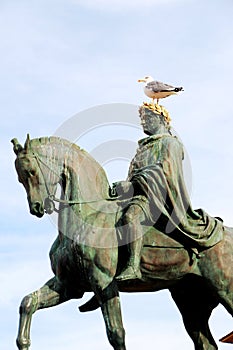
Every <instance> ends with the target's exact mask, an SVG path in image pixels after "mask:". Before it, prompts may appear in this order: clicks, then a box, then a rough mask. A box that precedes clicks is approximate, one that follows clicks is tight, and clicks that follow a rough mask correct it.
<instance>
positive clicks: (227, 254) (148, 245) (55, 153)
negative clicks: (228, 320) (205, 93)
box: [12, 105, 233, 350]
mask: <svg viewBox="0 0 233 350" xmlns="http://www.w3.org/2000/svg"><path fill="white" fill-rule="evenodd" d="M140 115H141V119H142V126H143V128H144V130H145V131H146V132H147V134H148V137H147V138H146V139H144V140H143V141H140V142H139V149H138V151H137V154H136V156H135V158H134V159H133V161H132V163H131V166H130V170H129V176H128V179H127V181H126V182H120V183H117V184H116V185H115V190H116V191H117V196H113V195H112V190H111V188H110V186H109V183H108V180H107V176H106V174H105V172H104V170H103V169H102V167H101V166H100V165H99V164H98V163H97V162H96V161H95V160H94V159H93V158H92V157H91V156H90V155H89V154H88V153H87V152H85V151H84V150H82V149H80V148H79V147H78V146H76V145H74V144H72V143H70V142H69V141H67V140H64V139H60V138H58V137H42V138H38V139H32V140H30V138H29V136H28V137H27V140H26V142H25V145H24V146H21V145H20V143H19V142H18V141H17V139H13V140H12V142H13V144H14V152H15V153H16V155H17V157H16V161H15V166H16V170H17V173H18V179H19V181H20V182H21V183H22V184H23V186H24V187H25V190H26V192H27V199H28V203H29V208H30V212H31V214H33V215H36V216H37V217H42V216H43V215H44V213H45V212H46V213H48V214H51V213H52V212H53V211H54V210H56V211H58V236H57V238H56V240H55V242H54V243H53V245H52V247H51V250H50V259H51V266H52V270H53V273H54V276H53V277H52V278H51V279H50V280H49V281H48V282H46V283H45V285H44V286H42V287H41V288H40V289H38V290H37V291H35V292H32V293H31V294H29V295H27V296H26V297H24V299H23V300H22V303H21V306H20V323H19V333H18V337H17V346H18V348H19V350H28V349H29V346H30V325H31V319H32V315H33V313H34V312H35V311H37V310H39V309H43V308H47V307H52V306H55V305H58V304H60V303H63V302H65V301H68V300H70V299H79V298H82V296H83V295H84V293H85V292H93V293H94V297H93V298H92V299H91V300H90V301H88V302H87V303H86V304H85V305H83V306H81V307H80V311H82V312H84V311H91V310H94V309H96V308H98V307H100V308H101V311H102V314H103V318H104V321H105V324H106V331H107V336H108V339H109V342H110V344H111V345H112V347H113V348H114V350H125V349H126V346H125V331H124V328H123V324H122V317H121V306H120V298H119V292H120V291H124V292H152V291H158V290H161V289H169V291H170V292H171V295H172V297H173V299H174V301H175V303H176V305H177V306H178V309H179V310H180V312H181V314H182V317H183V322H184V325H185V328H186V330H187V332H188V334H189V335H190V337H191V338H192V340H193V342H194V346H195V349H196V350H216V349H217V345H216V343H215V341H214V339H213V337H212V335H211V332H210V329H209V325H208V320H209V317H210V315H211V313H212V310H213V309H214V308H215V307H216V306H217V305H218V304H219V303H221V304H222V305H223V306H224V307H225V308H226V309H227V311H228V312H229V313H230V314H231V315H233V298H232V295H233V276H232V266H231V263H232V259H233V229H231V228H227V227H225V226H224V225H223V223H222V221H221V220H220V219H217V218H212V217H210V216H209V215H208V214H207V213H205V212H204V211H203V210H193V209H192V207H191V204H190V200H189V197H188V194H187V191H186V189H185V184H184V180H183V174H182V154H183V153H182V145H181V143H180V141H179V140H178V139H177V138H176V137H175V136H173V135H172V134H171V130H170V127H169V124H168V121H167V120H166V119H164V118H163V113H159V112H158V111H156V110H152V109H151V108H150V106H145V105H144V106H143V107H142V108H140ZM58 185H60V188H61V195H60V198H56V196H55V194H56V189H57V186H58ZM55 202H58V203H59V204H58V205H59V207H58V209H57V208H56V206H55Z"/></svg>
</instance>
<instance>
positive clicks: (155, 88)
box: [146, 81, 175, 92]
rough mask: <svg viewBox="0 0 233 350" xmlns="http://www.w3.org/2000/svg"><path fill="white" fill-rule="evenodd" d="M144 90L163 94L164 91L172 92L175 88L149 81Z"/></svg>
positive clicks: (159, 82)
mask: <svg viewBox="0 0 233 350" xmlns="http://www.w3.org/2000/svg"><path fill="white" fill-rule="evenodd" d="M146 88H147V89H150V90H151V91H153V92H165V91H174V90H175V87H174V86H172V85H169V84H164V83H162V82H161V81H151V82H150V83H147V84H146Z"/></svg>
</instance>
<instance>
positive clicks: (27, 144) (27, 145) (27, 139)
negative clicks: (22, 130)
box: [24, 134, 30, 152]
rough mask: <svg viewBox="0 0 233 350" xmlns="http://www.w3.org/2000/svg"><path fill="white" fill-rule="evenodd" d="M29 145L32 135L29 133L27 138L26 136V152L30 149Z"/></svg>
mask: <svg viewBox="0 0 233 350" xmlns="http://www.w3.org/2000/svg"><path fill="white" fill-rule="evenodd" d="M29 146H30V135H29V134H27V138H26V141H25V144H24V149H25V151H26V152H27V151H28V150H29Z"/></svg>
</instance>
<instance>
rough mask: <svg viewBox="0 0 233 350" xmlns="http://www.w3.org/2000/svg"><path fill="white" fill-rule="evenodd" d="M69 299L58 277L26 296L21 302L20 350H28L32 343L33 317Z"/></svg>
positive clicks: (18, 343)
mask: <svg viewBox="0 0 233 350" xmlns="http://www.w3.org/2000/svg"><path fill="white" fill-rule="evenodd" d="M66 300H68V298H65V297H64V292H63V289H62V288H61V285H60V284H59V283H58V282H57V279H56V277H54V278H52V279H51V280H49V281H48V282H47V283H46V284H45V285H44V286H43V287H42V288H40V289H38V290H37V291H36V292H33V293H31V294H29V295H27V296H25V297H24V298H23V300H22V302H21V305H20V309H19V313H20V319H19V332H18V337H17V340H16V343H17V346H18V349H19V350H28V349H29V346H30V344H31V341H30V326H31V320H32V315H33V314H34V312H36V311H37V310H39V309H43V308H47V307H51V306H55V305H58V304H60V303H62V302H64V301H66Z"/></svg>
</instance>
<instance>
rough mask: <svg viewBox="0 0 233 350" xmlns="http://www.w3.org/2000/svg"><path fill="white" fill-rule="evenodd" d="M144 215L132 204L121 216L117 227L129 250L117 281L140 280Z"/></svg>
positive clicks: (139, 208) (140, 209) (138, 207)
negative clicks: (125, 263) (126, 260)
mask: <svg viewBox="0 0 233 350" xmlns="http://www.w3.org/2000/svg"><path fill="white" fill-rule="evenodd" d="M144 219H145V215H144V212H143V210H142V208H141V207H140V206H138V205H135V204H132V205H131V206H129V208H128V209H127V211H126V212H125V214H124V215H123V217H122V219H121V221H120V225H119V226H118V227H119V229H120V231H121V232H122V234H123V239H125V240H126V244H127V246H128V250H129V259H128V262H127V265H126V266H125V268H124V269H123V271H122V272H121V274H120V275H119V276H118V277H117V279H118V280H126V279H136V278H141V271H140V260H141V249H142V242H143V238H142V237H143V231H142V228H141V222H142V221H144Z"/></svg>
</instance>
